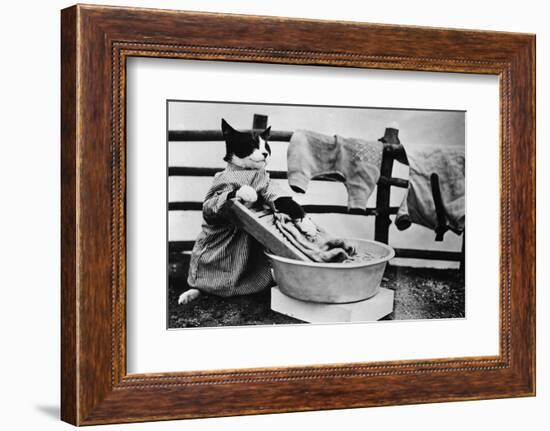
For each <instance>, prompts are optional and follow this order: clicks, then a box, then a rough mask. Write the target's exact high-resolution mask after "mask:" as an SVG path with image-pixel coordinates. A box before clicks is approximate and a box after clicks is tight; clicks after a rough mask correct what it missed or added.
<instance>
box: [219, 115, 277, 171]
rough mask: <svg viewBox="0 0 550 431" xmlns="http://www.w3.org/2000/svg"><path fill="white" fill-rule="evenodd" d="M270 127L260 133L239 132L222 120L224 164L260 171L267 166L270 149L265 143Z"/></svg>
mask: <svg viewBox="0 0 550 431" xmlns="http://www.w3.org/2000/svg"><path fill="white" fill-rule="evenodd" d="M270 131H271V127H268V128H267V129H265V130H264V131H263V132H261V133H247V132H239V131H238V130H235V129H234V128H233V127H231V126H230V125H229V124H228V123H227V121H225V120H224V119H223V118H222V132H223V137H224V138H225V150H226V153H225V157H224V158H223V159H224V160H225V161H226V162H231V163H233V164H234V165H236V166H239V167H241V168H245V169H262V168H265V167H266V166H267V162H268V158H269V156H270V155H271V148H270V147H269V144H268V143H267V140H268V139H269V132H270Z"/></svg>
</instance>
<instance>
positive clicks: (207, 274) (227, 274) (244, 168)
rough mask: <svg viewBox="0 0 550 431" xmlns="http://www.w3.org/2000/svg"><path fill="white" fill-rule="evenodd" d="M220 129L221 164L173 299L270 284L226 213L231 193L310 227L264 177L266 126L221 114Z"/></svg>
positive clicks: (257, 255)
mask: <svg viewBox="0 0 550 431" xmlns="http://www.w3.org/2000/svg"><path fill="white" fill-rule="evenodd" d="M221 129H222V133H223V136H224V139H225V144H226V154H225V157H224V160H225V161H226V162H227V165H226V168H225V169H224V170H223V171H222V172H219V173H218V174H216V176H215V177H214V181H213V184H212V186H211V188H210V190H209V191H208V193H207V195H206V198H205V200H204V202H203V217H204V223H203V225H202V231H201V233H200V234H199V237H198V238H197V241H196V242H195V246H194V248H193V252H192V254H191V262H190V266H189V277H188V284H189V286H190V287H191V289H189V290H188V291H186V292H184V293H182V294H181V295H180V296H179V299H178V303H179V304H187V303H189V302H191V301H193V300H194V299H196V298H197V297H198V296H199V295H200V293H201V292H207V293H210V294H214V295H218V296H234V295H243V294H249V293H254V292H257V291H260V290H263V289H265V288H267V287H269V286H271V285H273V279H272V275H271V270H270V266H269V261H268V259H267V257H266V256H265V255H264V253H263V248H262V246H261V245H260V244H259V243H258V242H257V241H256V240H255V239H254V238H252V237H251V236H250V235H249V234H248V233H246V232H245V231H243V230H241V229H239V228H237V227H236V226H235V225H234V223H232V221H231V219H230V217H228V216H227V213H226V208H227V206H226V205H225V204H226V202H227V201H228V200H229V199H233V198H236V199H238V200H239V201H241V202H243V203H244V204H245V205H246V206H248V207H250V206H253V205H263V204H268V205H270V206H272V207H273V208H274V209H276V210H277V211H280V212H283V213H285V214H287V215H289V216H290V217H291V218H292V219H293V220H295V221H296V223H297V225H298V226H299V227H300V229H301V230H302V231H303V232H305V233H309V234H314V233H315V232H316V227H315V225H314V224H313V222H312V221H311V219H309V217H307V216H306V214H305V212H304V210H303V209H302V207H301V206H300V205H299V204H298V203H297V202H295V201H294V200H293V199H292V198H291V197H290V196H284V193H281V192H280V191H279V190H277V188H276V186H275V185H274V184H272V183H271V182H270V179H269V174H268V173H267V172H266V167H267V164H268V160H269V157H270V155H271V148H270V146H269V143H268V141H269V133H270V131H271V128H270V127H268V128H267V129H265V130H263V131H262V132H240V131H238V130H235V129H234V128H233V127H231V126H230V125H229V124H228V123H227V122H226V121H225V120H224V119H222V121H221Z"/></svg>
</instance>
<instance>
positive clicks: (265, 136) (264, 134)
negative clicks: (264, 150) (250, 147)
mask: <svg viewBox="0 0 550 431" xmlns="http://www.w3.org/2000/svg"><path fill="white" fill-rule="evenodd" d="M270 134H271V126H269V127H268V128H267V129H265V130H264V131H263V132H262V134H261V135H260V136H261V137H262V139H263V140H264V141H267V140H268V139H269V135H270Z"/></svg>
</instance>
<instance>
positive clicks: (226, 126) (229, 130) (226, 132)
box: [222, 118, 235, 136]
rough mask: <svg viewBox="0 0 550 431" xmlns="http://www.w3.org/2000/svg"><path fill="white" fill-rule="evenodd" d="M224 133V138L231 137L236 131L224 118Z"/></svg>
mask: <svg viewBox="0 0 550 431" xmlns="http://www.w3.org/2000/svg"><path fill="white" fill-rule="evenodd" d="M222 133H223V136H227V135H230V134H232V133H235V129H234V128H233V127H231V126H230V125H229V123H228V122H227V121H225V119H223V118H222Z"/></svg>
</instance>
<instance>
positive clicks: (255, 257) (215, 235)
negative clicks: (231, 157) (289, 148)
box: [187, 164, 280, 296]
mask: <svg viewBox="0 0 550 431" xmlns="http://www.w3.org/2000/svg"><path fill="white" fill-rule="evenodd" d="M243 185H248V186H250V187H252V188H253V189H254V190H256V192H257V193H258V199H263V200H264V201H265V202H267V203H272V202H273V201H274V200H275V199H276V198H277V197H279V196H280V192H279V191H278V190H277V189H276V187H275V185H274V184H272V183H270V181H269V174H268V173H267V172H266V171H265V169H261V170H247V169H242V168H239V167H237V166H235V165H232V164H228V165H227V167H226V169H225V170H223V171H222V172H219V173H217V174H216V175H215V176H214V182H213V184H212V187H211V188H210V190H209V191H208V193H207V195H206V197H205V199H204V203H203V210H202V211H203V217H204V222H203V225H202V232H201V233H200V234H199V236H198V238H197V241H196V242H195V246H194V247H193V252H192V255H191V262H190V266H189V277H188V279H187V282H188V284H189V286H191V287H194V288H195V289H199V290H201V291H203V292H207V293H211V294H214V295H218V296H234V295H246V294H249V293H254V292H258V291H260V290H263V289H265V288H267V287H270V286H272V285H273V284H274V281H273V278H272V275H271V269H270V265H269V260H268V258H267V256H265V254H264V248H263V247H262V245H260V243H258V242H257V241H256V240H255V239H254V238H252V237H251V236H250V235H249V234H247V233H246V232H245V231H243V230H242V229H240V228H238V227H237V226H235V225H234V224H233V223H232V222H231V221H230V219H229V218H228V215H227V212H226V208H227V207H226V205H225V203H226V202H227V195H228V194H229V193H230V192H231V191H233V190H238V189H239V188H240V187H241V186H243Z"/></svg>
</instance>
